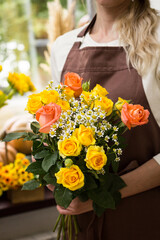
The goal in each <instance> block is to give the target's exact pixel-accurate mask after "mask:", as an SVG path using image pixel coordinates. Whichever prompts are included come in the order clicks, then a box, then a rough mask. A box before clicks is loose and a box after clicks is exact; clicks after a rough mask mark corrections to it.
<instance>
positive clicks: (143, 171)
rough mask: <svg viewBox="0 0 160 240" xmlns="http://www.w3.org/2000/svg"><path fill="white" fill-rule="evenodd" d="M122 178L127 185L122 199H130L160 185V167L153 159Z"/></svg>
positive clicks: (122, 190)
mask: <svg viewBox="0 0 160 240" xmlns="http://www.w3.org/2000/svg"><path fill="white" fill-rule="evenodd" d="M121 178H122V179H123V180H124V181H125V183H126V184H127V186H126V187H124V188H123V189H121V191H120V192H121V195H122V198H125V197H129V196H132V195H135V194H137V193H140V192H144V191H147V190H149V189H151V188H154V187H157V186H159V185H160V165H159V164H158V163H157V162H156V161H155V160H154V159H151V160H149V161H148V162H146V163H144V164H143V165H141V166H140V167H138V168H136V169H135V170H133V171H131V172H129V173H127V174H124V175H122V176H121Z"/></svg>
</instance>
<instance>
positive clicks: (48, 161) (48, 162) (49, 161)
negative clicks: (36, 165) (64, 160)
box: [42, 152, 58, 172]
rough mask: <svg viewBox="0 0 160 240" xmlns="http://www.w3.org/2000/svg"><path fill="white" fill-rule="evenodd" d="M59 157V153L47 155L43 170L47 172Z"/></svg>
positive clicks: (43, 162)
mask: <svg viewBox="0 0 160 240" xmlns="http://www.w3.org/2000/svg"><path fill="white" fill-rule="evenodd" d="M57 157H58V154H57V152H54V153H49V154H47V156H45V158H44V159H43V161H42V168H43V169H44V170H45V171H46V172H47V171H48V170H49V169H50V167H51V166H52V165H54V164H55V163H56V161H57Z"/></svg>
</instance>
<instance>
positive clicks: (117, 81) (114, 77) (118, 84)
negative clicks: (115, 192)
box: [61, 18, 160, 240]
mask: <svg viewBox="0 0 160 240" xmlns="http://www.w3.org/2000/svg"><path fill="white" fill-rule="evenodd" d="M95 19H96V18H94V19H93V20H92V22H91V23H90V25H89V26H88V27H87V28H85V29H84V30H83V31H82V32H80V34H79V35H78V37H84V36H85V34H86V33H87V32H88V31H89V29H90V28H91V27H92V26H93V24H94V22H95ZM80 46H81V42H75V43H74V45H73V47H72V49H71V50H70V52H69V54H68V57H67V60H66V62H65V65H64V68H63V71H62V75H61V82H63V81H64V75H65V74H66V73H67V72H75V73H78V74H79V75H80V76H81V77H83V79H84V80H89V79H90V80H91V89H92V88H93V87H94V86H95V85H96V84H97V83H98V84H100V85H101V86H103V87H105V88H106V89H107V91H108V92H109V96H108V97H109V98H111V99H112V100H113V101H114V102H116V101H117V99H118V97H122V98H124V99H131V100H132V102H133V103H134V104H141V105H142V106H144V108H147V109H148V110H149V111H150V117H149V123H148V124H147V125H144V126H141V127H137V128H134V129H132V130H130V131H127V132H126V134H125V139H126V143H127V147H126V148H125V150H124V151H123V155H122V157H121V161H120V168H119V171H123V170H124V169H125V168H126V167H127V166H128V165H129V164H130V163H134V162H135V160H136V162H137V165H141V164H143V163H145V162H146V161H148V160H149V159H151V158H152V157H153V156H155V155H157V154H158V153H159V152H160V128H159V126H158V124H157V122H156V120H155V119H154V116H153V114H152V112H151V109H150V106H149V104H148V101H147V98H146V96H145V92H144V89H143V85H142V79H141V77H140V76H139V75H138V73H137V71H136V70H135V69H134V68H133V67H132V66H131V64H130V69H128V66H127V63H126V53H125V51H124V49H123V47H85V48H82V49H80ZM130 170H131V169H130ZM159 219H160V189H159V188H154V189H152V190H149V191H146V192H143V193H140V194H137V195H135V196H132V197H128V198H125V199H123V200H122V201H121V203H120V204H119V206H118V207H117V209H116V210H106V212H105V213H104V214H103V216H102V217H100V218H98V217H97V216H95V214H94V213H93V212H88V213H85V214H81V215H79V216H78V221H79V225H80V228H81V232H80V234H79V237H78V240H117V239H120V240H142V239H145V240H151V239H153V240H160V220H159Z"/></svg>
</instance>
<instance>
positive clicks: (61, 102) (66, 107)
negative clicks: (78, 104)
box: [57, 99, 70, 111]
mask: <svg viewBox="0 0 160 240" xmlns="http://www.w3.org/2000/svg"><path fill="white" fill-rule="evenodd" d="M57 105H59V106H60V107H61V109H62V110H63V111H67V110H70V105H69V103H68V102H67V101H64V100H62V99H60V100H59V101H58V102H57Z"/></svg>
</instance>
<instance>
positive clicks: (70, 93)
mask: <svg viewBox="0 0 160 240" xmlns="http://www.w3.org/2000/svg"><path fill="white" fill-rule="evenodd" d="M63 94H64V95H65V97H66V99H67V100H70V99H71V98H72V97H74V91H73V90H72V89H71V88H69V87H65V88H64V90H63Z"/></svg>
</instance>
